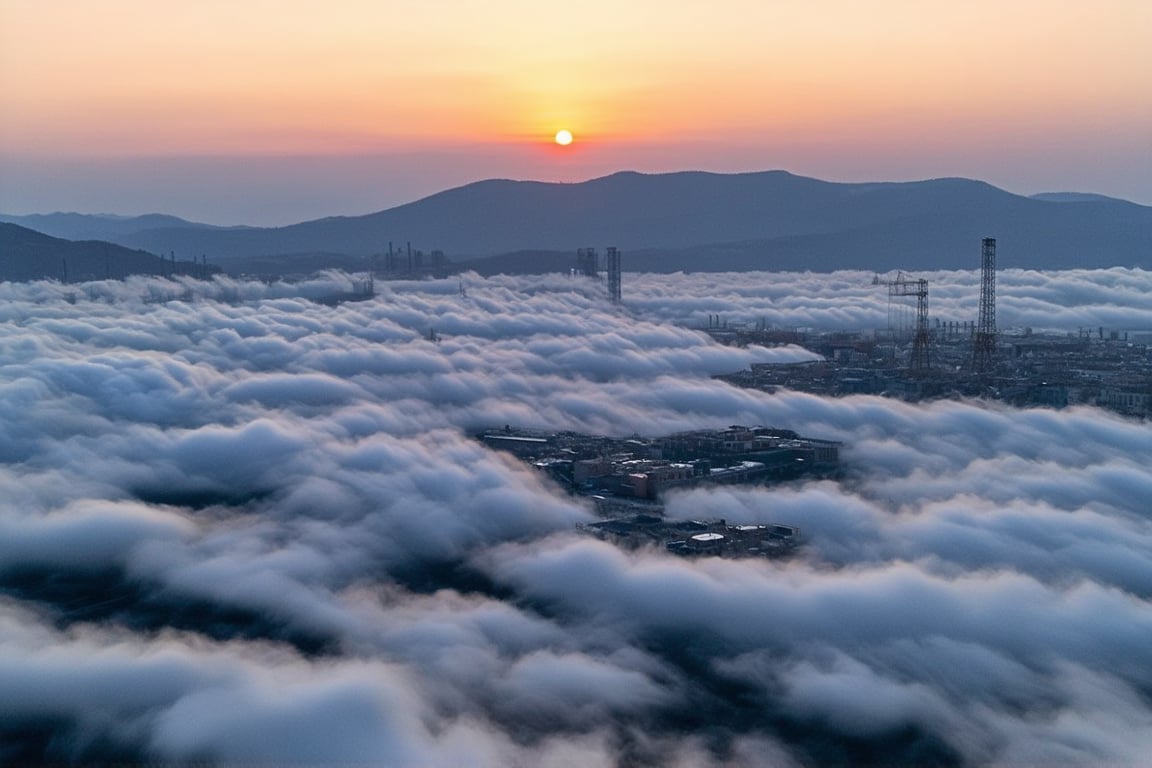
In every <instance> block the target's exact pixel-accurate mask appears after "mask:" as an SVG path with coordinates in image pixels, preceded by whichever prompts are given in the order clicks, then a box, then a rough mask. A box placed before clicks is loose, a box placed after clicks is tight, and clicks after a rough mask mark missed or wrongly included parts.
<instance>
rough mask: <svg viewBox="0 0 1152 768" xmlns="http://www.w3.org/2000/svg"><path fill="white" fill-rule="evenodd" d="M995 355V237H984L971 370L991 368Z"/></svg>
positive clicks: (983, 370) (980, 370)
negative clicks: (978, 306) (978, 316)
mask: <svg viewBox="0 0 1152 768" xmlns="http://www.w3.org/2000/svg"><path fill="white" fill-rule="evenodd" d="M995 355H996V238H994V237H986V238H984V241H983V248H982V249H981V257H980V319H979V321H978V322H977V323H976V335H974V336H973V337H972V370H973V371H975V372H976V373H987V372H988V371H990V370H992V366H993V363H994V359H993V358H994V357H995Z"/></svg>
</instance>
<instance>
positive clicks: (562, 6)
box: [0, 0, 1152, 215]
mask: <svg viewBox="0 0 1152 768" xmlns="http://www.w3.org/2000/svg"><path fill="white" fill-rule="evenodd" d="M1150 40H1152V3H1149V2H1147V0H1099V1H1098V2H1095V3H1083V2H1059V1H1058V0H1044V1H1043V2H1041V1H1040V0H1016V1H1013V0H1002V1H1001V2H992V1H990V0H973V1H970V2H966V3H957V2H933V1H931V0H928V1H925V0H920V1H918V2H911V1H907V2H905V1H903V0H875V1H874V2H869V3H865V2H860V1H859V0H829V1H827V2H813V1H809V2H800V1H799V0H796V1H793V0H714V2H712V3H700V2H657V1H656V0H627V2H621V0H611V2H610V1H609V0H582V2H554V3H547V2H541V1H540V0H437V2H429V1H428V0H353V1H348V2H342V1H341V0H327V2H320V1H319V0H227V1H225V0H198V1H197V2H194V3H191V2H190V3H167V2H157V1H156V0H0V95H2V97H3V119H2V120H0V163H3V164H5V165H0V171H3V170H4V168H5V166H7V167H8V170H9V171H11V174H12V175H14V176H16V177H18V178H19V179H20V181H21V183H22V184H23V182H24V181H26V180H34V177H35V172H34V171H35V167H36V165H35V164H36V163H37V162H40V163H42V164H43V167H44V168H63V167H64V165H66V164H67V163H72V164H75V163H81V164H84V163H88V164H90V163H93V162H95V163H110V162H114V161H122V163H124V165H123V167H124V168H128V167H130V166H131V164H132V162H135V161H137V160H139V159H140V158H147V157H153V158H157V159H162V158H176V157H179V158H188V157H196V156H206V157H220V156H235V157H250V156H253V155H260V156H264V157H281V158H294V157H295V158H301V157H316V156H321V157H331V158H340V157H351V156H376V157H383V156H388V157H393V158H397V157H400V158H402V157H413V156H415V155H416V154H417V153H438V154H439V156H441V157H442V158H443V157H449V156H450V157H453V158H455V159H456V160H457V161H458V164H461V165H460V168H459V171H460V172H459V173H458V174H457V175H458V176H460V179H459V180H460V181H463V180H468V178H479V177H481V176H483V175H492V174H493V171H495V175H508V176H516V175H525V174H527V175H531V176H534V177H537V178H545V179H547V178H557V179H572V178H582V177H583V176H584V175H594V174H595V173H600V172H607V171H610V170H615V169H620V168H633V167H635V168H640V169H644V170H674V169H680V168H689V167H703V168H715V169H717V170H737V169H744V170H755V169H761V168H775V167H783V168H787V169H789V170H793V171H796V172H799V173H811V174H813V175H823V176H824V177H826V178H844V179H849V178H857V177H861V175H862V174H864V175H868V176H869V177H870V178H911V177H927V176H936V175H968V176H976V177H981V178H986V179H987V180H989V181H992V182H993V183H1000V184H1001V185H1004V186H1007V187H1009V188H1014V187H1016V188H1019V191H1038V189H1029V188H1028V187H1029V186H1030V185H1031V186H1036V185H1041V186H1042V187H1043V188H1068V189H1070V188H1076V189H1087V190H1090V191H1100V192H1105V193H1112V194H1118V195H1121V196H1126V197H1129V198H1132V199H1137V200H1139V201H1140V202H1145V203H1152V181H1150V179H1152V140H1150V139H1149V138H1148V137H1150V136H1152V96H1150V95H1149V94H1152V43H1150V42H1149V41H1150ZM562 127H563V128H569V129H571V130H572V131H573V132H574V133H575V134H576V136H577V143H576V144H575V145H573V147H571V148H570V149H569V151H568V152H567V153H561V152H556V151H550V150H548V149H547V148H546V147H545V146H544V145H543V142H545V141H547V138H548V137H549V136H551V135H552V134H553V133H554V132H555V131H556V130H557V129H559V128H562ZM1021 153H1023V154H1021ZM1024 156H1028V157H1030V158H1031V160H1030V162H1031V165H1029V164H1028V163H1023V164H1022V165H1021V163H1022V159H1023V158H1024ZM469 157H472V158H473V159H472V160H468V158H469ZM482 157H487V158H492V157H501V158H505V163H506V166H507V168H508V172H507V173H500V167H502V166H501V165H500V163H496V166H497V167H496V168H495V169H493V168H490V167H489V166H490V165H491V164H492V163H491V162H489V161H482V160H481V159H480V158H482ZM1062 158H1063V159H1062ZM1005 161H1007V166H1008V167H1007V168H1006V167H1005ZM333 163H337V161H336V160H335V159H334V160H333ZM337 164H338V163H337ZM1013 165H1020V167H1019V168H1018V169H1015V170H1013V169H1012V166H1013ZM333 167H335V166H333ZM470 167H471V168H473V169H474V170H475V173H474V174H472V176H471V177H470V176H469V173H468V170H469V168H470ZM886 168H887V169H888V171H887V172H885V169H886ZM1061 168H1065V171H1064V175H1061V174H1060V172H1059V171H1060V169H1061ZM997 169H1003V170H1002V171H1001V176H1002V177H1001V178H997V176H996V174H997ZM1030 169H1031V170H1030ZM57 175H58V174H57ZM1141 178H1143V180H1144V181H1143V182H1141V180H1140V179H1141ZM132 181H133V180H132V177H131V176H130V175H129V176H127V177H125V179H124V180H123V181H122V182H120V183H121V184H124V185H130V184H131V183H132ZM337 181H338V180H337ZM446 181H453V183H455V181H456V180H453V179H446ZM1053 185H1054V186H1053ZM24 186H25V189H24V192H25V193H26V194H25V196H24V197H23V198H22V197H21V190H20V189H15V188H14V187H13V184H12V183H9V182H0V210H5V211H11V210H13V209H15V208H19V207H21V204H22V202H23V203H28V202H30V198H29V195H31V194H32V192H33V191H34V190H35V189H36V188H37V187H36V184H32V185H31V186H30V187H29V186H28V185H27V184H25V185H24ZM43 186H44V185H43V184H41V187H43ZM412 191H413V193H417V192H425V191H431V189H428V190H420V189H417V188H416V187H412ZM1014 191H1017V190H1016V189H1014ZM379 202H380V203H381V204H384V203H391V202H398V200H397V201H391V200H380V201H379ZM62 204H63V201H62ZM364 204H365V205H367V206H368V208H369V209H371V208H372V207H373V201H371V200H368V199H365V201H364ZM23 207H25V208H27V205H24V206H23ZM376 207H379V206H376ZM329 212H331V211H324V210H320V209H319V208H318V209H317V211H316V215H321V214H323V213H329Z"/></svg>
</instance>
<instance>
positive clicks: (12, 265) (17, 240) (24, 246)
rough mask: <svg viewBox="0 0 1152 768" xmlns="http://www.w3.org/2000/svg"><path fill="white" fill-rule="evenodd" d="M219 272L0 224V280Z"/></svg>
mask: <svg viewBox="0 0 1152 768" xmlns="http://www.w3.org/2000/svg"><path fill="white" fill-rule="evenodd" d="M174 271H175V272H184V273H191V274H197V275H200V274H203V273H206V272H209V273H210V272H219V271H220V269H219V267H215V266H213V265H211V264H209V265H207V266H206V267H203V266H199V265H196V264H192V263H191V262H176V263H175V264H173V263H172V262H170V261H168V260H165V259H162V258H160V257H159V256H156V255H154V254H151V253H147V252H145V251H142V250H134V249H131V248H125V247H123V246H120V245H116V244H115V243H109V242H105V241H100V240H84V241H73V240H65V239H62V238H58V237H51V236H49V235H46V234H44V233H42V232H36V231H35V230H31V229H28V228H27V227H21V226H19V225H16V224H8V223H4V222H0V280H10V281H14V282H17V281H23V280H38V279H43V278H49V279H56V280H61V281H64V282H77V281H82V280H103V279H106V278H121V277H125V276H127V275H134V274H157V275H166V274H171V273H172V272H174Z"/></svg>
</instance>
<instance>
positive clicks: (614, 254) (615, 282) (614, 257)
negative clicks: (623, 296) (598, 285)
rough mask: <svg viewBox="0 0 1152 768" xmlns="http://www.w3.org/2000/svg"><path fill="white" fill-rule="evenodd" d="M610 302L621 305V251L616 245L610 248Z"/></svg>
mask: <svg viewBox="0 0 1152 768" xmlns="http://www.w3.org/2000/svg"><path fill="white" fill-rule="evenodd" d="M608 300H609V301H611V302H612V303H613V304H619V303H620V251H619V250H618V249H617V248H616V246H614V245H613V246H610V247H609V248H608Z"/></svg>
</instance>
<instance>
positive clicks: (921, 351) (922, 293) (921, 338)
mask: <svg viewBox="0 0 1152 768" xmlns="http://www.w3.org/2000/svg"><path fill="white" fill-rule="evenodd" d="M896 296H915V297H916V332H915V333H914V334H913V336H912V356H911V357H910V358H909V359H908V368H909V369H911V370H913V371H926V370H928V369H929V368H930V367H931V366H932V361H931V354H930V351H929V349H930V345H931V344H930V343H931V336H929V334H928V281H927V280H925V279H924V278H921V279H919V280H913V279H912V278H910V277H906V276H905V275H904V273H903V272H899V273H897V275H896V279H895V280H890V281H888V298H889V300H891V299H892V298H893V297H896Z"/></svg>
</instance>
